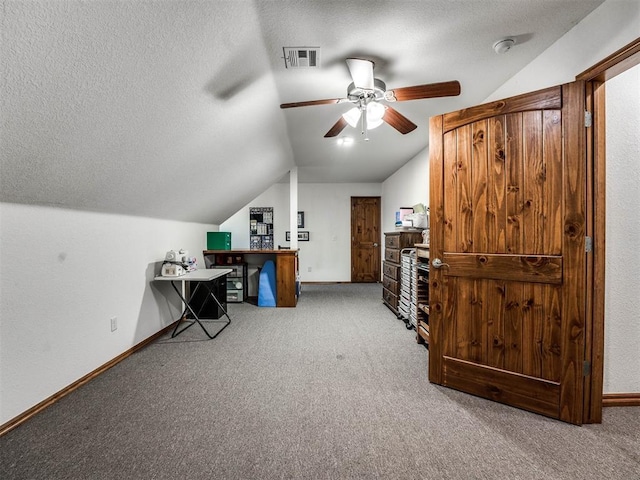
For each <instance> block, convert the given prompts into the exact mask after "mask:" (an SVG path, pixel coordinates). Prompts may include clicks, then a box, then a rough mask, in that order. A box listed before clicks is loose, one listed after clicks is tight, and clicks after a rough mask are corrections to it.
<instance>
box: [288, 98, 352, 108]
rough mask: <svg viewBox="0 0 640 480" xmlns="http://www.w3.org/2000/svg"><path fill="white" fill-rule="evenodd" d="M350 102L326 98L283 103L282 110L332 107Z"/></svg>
mask: <svg viewBox="0 0 640 480" xmlns="http://www.w3.org/2000/svg"><path fill="white" fill-rule="evenodd" d="M348 101H349V100H348V99H346V98H326V99H324V100H308V101H306V102H293V103H283V104H282V105H280V108H294V107H311V106H313V105H330V104H333V103H344V102H348Z"/></svg>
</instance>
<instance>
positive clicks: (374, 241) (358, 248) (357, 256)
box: [351, 197, 380, 283]
mask: <svg viewBox="0 0 640 480" xmlns="http://www.w3.org/2000/svg"><path fill="white" fill-rule="evenodd" d="M351 281H352V282H360V283H364V282H369V283H373V282H379V281H380V197H351Z"/></svg>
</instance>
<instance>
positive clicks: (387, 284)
mask: <svg viewBox="0 0 640 480" xmlns="http://www.w3.org/2000/svg"><path fill="white" fill-rule="evenodd" d="M382 286H383V287H384V288H386V289H387V290H389V291H390V292H391V293H393V294H395V295H397V294H398V282H397V281H396V280H393V279H391V278H389V277H387V276H386V275H385V276H384V278H383V279H382Z"/></svg>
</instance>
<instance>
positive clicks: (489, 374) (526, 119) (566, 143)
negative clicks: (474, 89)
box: [429, 82, 586, 424]
mask: <svg viewBox="0 0 640 480" xmlns="http://www.w3.org/2000/svg"><path fill="white" fill-rule="evenodd" d="M584 145H585V133H584V83H583V82H574V83H571V84H567V85H563V86H559V87H554V88H550V89H546V90H542V91H539V92H534V93H531V94H527V95H521V96H518V97H513V98H510V99H507V100H503V101H499V102H493V103H490V104H487V105H481V106H478V107H472V108H469V109H465V110H461V111H458V112H453V113H450V114H446V115H442V116H438V117H433V118H431V121H430V177H431V178H430V180H431V184H430V188H431V193H430V195H431V197H430V210H431V225H430V227H431V242H430V243H431V252H430V253H431V264H432V267H431V272H430V285H429V287H430V311H431V315H430V318H429V321H430V347H429V348H430V353H429V379H430V381H432V382H434V383H438V384H441V385H445V386H448V387H452V388H455V389H458V390H462V391H465V392H468V393H472V394H475V395H478V396H481V397H485V398H488V399H491V400H495V401H498V402H501V403H505V404H509V405H513V406H516V407H520V408H523V409H526V410H529V411H532V412H537V413H540V414H543V415H547V416H550V417H553V418H558V419H561V420H564V421H567V422H571V423H575V424H580V423H581V422H582V399H583V372H584V358H585V336H584V331H585V281H586V270H585V268H586V266H585V265H586V262H585V215H586V213H585V209H586V205H585V191H586V172H585V170H586V168H585V146H584ZM436 259H439V260H440V261H441V262H442V266H441V267H440V268H434V265H437V260H436ZM434 262H436V263H435V264H434Z"/></svg>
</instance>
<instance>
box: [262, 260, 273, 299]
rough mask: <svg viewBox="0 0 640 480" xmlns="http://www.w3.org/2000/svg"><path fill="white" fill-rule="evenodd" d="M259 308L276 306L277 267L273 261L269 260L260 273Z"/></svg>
mask: <svg viewBox="0 0 640 480" xmlns="http://www.w3.org/2000/svg"><path fill="white" fill-rule="evenodd" d="M258 306H259V307H275V306H276V266H275V265H274V263H273V260H267V261H266V262H264V265H263V266H262V270H261V271H260V280H259V283H258Z"/></svg>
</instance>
